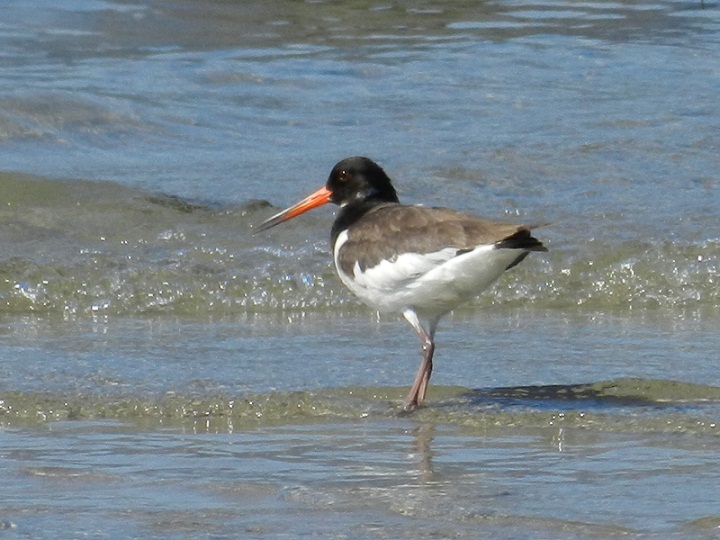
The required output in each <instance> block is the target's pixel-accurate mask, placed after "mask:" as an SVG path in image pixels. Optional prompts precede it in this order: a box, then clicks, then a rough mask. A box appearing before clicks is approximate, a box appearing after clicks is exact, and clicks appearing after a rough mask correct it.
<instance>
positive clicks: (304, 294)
mask: <svg viewBox="0 0 720 540" xmlns="http://www.w3.org/2000/svg"><path fill="white" fill-rule="evenodd" d="M0 187H1V188H2V192H3V195H4V197H5V204H4V206H3V207H2V209H0V312H5V313H15V314H27V313H40V314H60V315H62V316H65V317H78V316H87V315H90V316H96V315H99V314H101V315H108V316H134V315H142V314H147V313H169V314H172V315H180V316H181V315H193V316H204V315H207V316H216V315H232V314H244V313H255V312H268V311H270V312H272V311H286V310H295V311H297V310H302V311H307V310H336V309H341V310H345V309H365V308H360V304H359V302H358V301H357V300H356V299H355V298H354V297H353V296H352V295H351V294H350V293H349V292H348V291H347V290H346V289H345V288H344V287H343V286H342V284H341V283H340V281H339V279H338V278H337V277H336V276H335V274H334V270H333V268H332V263H331V256H330V253H329V248H328V241H327V226H328V223H327V221H328V220H327V219H320V218H312V217H310V218H309V219H305V220H300V221H298V223H297V224H296V226H295V227H286V228H284V229H283V230H282V233H279V232H273V233H271V234H266V235H259V236H253V235H252V224H254V223H258V222H259V221H261V220H262V219H263V218H264V217H266V214H267V213H269V212H272V210H271V209H270V208H268V206H269V205H268V204H267V203H265V202H263V201H249V202H248V203H247V204H244V205H239V206H223V205H221V204H219V203H213V202H205V201H188V200H183V199H181V198H178V197H175V196H170V195H159V194H155V193H148V192H144V191H142V190H137V189H130V188H124V187H122V186H119V185H117V184H113V183H102V182H97V183H93V182H86V181H51V180H45V179H39V178H35V177H30V176H25V175H15V174H7V173H5V174H0ZM549 245H550V249H551V251H550V252H549V253H547V254H542V255H537V256H533V257H530V258H529V259H528V260H527V261H526V262H524V263H523V264H522V265H519V266H518V267H517V268H515V269H513V270H512V271H511V272H508V273H507V274H506V275H505V276H503V278H502V279H501V280H500V281H499V282H498V283H497V284H496V285H495V286H494V288H493V289H491V290H490V291H486V292H483V293H482V294H481V295H480V296H479V297H478V298H477V299H476V300H474V301H473V302H472V303H471V306H476V307H486V306H489V305H509V306H515V307H516V306H528V307H537V308H541V309H589V310H610V311H622V310H653V309H681V310H696V311H698V312H703V311H705V312H711V311H713V310H716V309H717V308H718V307H720V287H718V275H720V272H719V270H720V239H717V238H715V239H713V238H708V239H701V240H699V241H697V242H694V243H681V242H671V241H662V242H657V243H651V242H648V241H643V242H640V241H633V240H627V239H625V240H622V241H618V242H617V243H614V244H613V243H611V242H605V243H603V242H600V241H594V242H592V243H590V244H583V245H580V244H577V243H576V244H575V245H573V244H572V239H563V242H562V248H555V247H554V246H553V245H552V242H550V244H549Z"/></svg>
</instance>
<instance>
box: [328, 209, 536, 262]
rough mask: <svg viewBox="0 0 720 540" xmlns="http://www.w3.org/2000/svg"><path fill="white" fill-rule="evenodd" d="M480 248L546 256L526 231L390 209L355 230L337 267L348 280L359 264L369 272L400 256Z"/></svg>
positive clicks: (443, 212)
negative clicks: (355, 266) (524, 251)
mask: <svg viewBox="0 0 720 540" xmlns="http://www.w3.org/2000/svg"><path fill="white" fill-rule="evenodd" d="M480 245H495V246H496V247H497V248H507V249H524V250H528V251H546V249H545V247H544V246H543V245H542V244H541V243H540V242H539V241H538V240H537V239H535V238H533V237H532V235H531V234H530V228H529V227H527V226H525V225H517V224H511V223H502V222H496V221H490V220H486V219H481V218H477V217H474V216H470V215H467V214H462V213H460V212H456V211H454V210H450V209H448V208H426V207H423V206H403V205H399V204H388V205H382V206H378V207H377V208H375V209H373V210H372V211H370V212H368V213H367V214H365V215H364V216H363V217H362V218H360V219H359V220H358V221H356V222H355V223H354V224H353V227H352V230H351V233H350V235H349V237H348V240H347V241H346V242H345V244H344V245H343V246H342V249H341V251H340V253H339V257H338V259H339V260H338V262H339V264H340V266H341V268H342V269H343V270H344V271H345V272H346V273H348V274H349V273H351V271H352V268H353V267H354V265H355V262H356V261H357V262H358V264H359V265H360V269H362V270H365V269H366V268H372V267H374V266H376V265H377V264H378V263H380V261H382V260H383V259H386V260H390V261H393V260H394V259H395V257H397V255H400V254H402V253H420V254H426V253H436V252H439V251H441V250H444V249H448V248H450V249H455V250H457V254H461V253H465V252H467V251H471V250H473V249H475V248H476V247H477V246H480ZM518 262H519V261H518Z"/></svg>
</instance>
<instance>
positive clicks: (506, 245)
mask: <svg viewBox="0 0 720 540" xmlns="http://www.w3.org/2000/svg"><path fill="white" fill-rule="evenodd" d="M495 248H497V249H525V250H527V251H547V248H546V247H545V246H543V245H542V242H540V240H538V239H537V238H535V237H534V236H533V235H532V234H531V233H530V229H529V228H527V227H523V228H521V229H519V230H518V231H517V232H516V233H514V234H512V235H510V236H508V237H507V238H503V239H502V240H500V241H499V242H495Z"/></svg>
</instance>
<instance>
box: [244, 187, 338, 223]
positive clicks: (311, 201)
mask: <svg viewBox="0 0 720 540" xmlns="http://www.w3.org/2000/svg"><path fill="white" fill-rule="evenodd" d="M331 196H332V191H330V190H329V189H328V188H326V187H324V186H323V187H321V188H320V189H318V190H317V191H316V192H315V193H313V194H311V195H308V196H307V197H305V198H304V199H303V200H302V201H300V202H299V203H297V204H295V205H293V206H291V207H290V208H287V209H285V210H283V211H282V212H279V213H277V214H275V215H274V216H272V217H271V218H268V219H266V220H265V221H263V222H262V223H261V224H260V225H258V227H257V230H256V231H255V232H254V233H253V234H257V233H259V232H262V231H266V230H267V229H269V228H270V227H274V226H275V225H278V224H280V223H282V222H283V221H287V220H288V219H292V218H294V217H297V216H299V215H300V214H304V213H305V212H307V211H308V210H312V209H313V208H317V207H318V206H322V205H323V204H327V203H329V202H330V197H331Z"/></svg>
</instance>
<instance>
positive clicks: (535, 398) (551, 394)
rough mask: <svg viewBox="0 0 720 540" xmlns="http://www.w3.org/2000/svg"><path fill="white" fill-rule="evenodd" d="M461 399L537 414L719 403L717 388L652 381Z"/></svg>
mask: <svg viewBox="0 0 720 540" xmlns="http://www.w3.org/2000/svg"><path fill="white" fill-rule="evenodd" d="M460 397H461V399H463V401H465V402H466V403H469V404H470V405H471V406H475V407H487V406H495V407H500V408H503V409H504V408H514V407H525V408H533V409H540V410H550V409H552V410H559V411H563V410H572V409H577V408H578V407H582V408H589V409H595V410H607V409H612V408H627V407H662V408H665V407H677V406H687V405H698V404H703V403H708V402H712V403H718V402H720V388H718V387H716V386H707V385H700V384H693V383H685V382H678V381H669V380H655V379H631V378H628V379H614V380H608V381H599V382H595V383H587V384H570V385H561V384H558V385H543V386H512V387H500V388H489V389H475V390H468V391H466V392H464V393H463V394H462V395H461V396H460Z"/></svg>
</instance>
